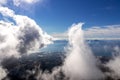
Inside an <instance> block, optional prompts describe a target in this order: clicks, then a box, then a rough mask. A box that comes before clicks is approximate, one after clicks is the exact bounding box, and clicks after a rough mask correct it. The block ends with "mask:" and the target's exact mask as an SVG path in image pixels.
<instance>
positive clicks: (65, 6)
mask: <svg viewBox="0 0 120 80" xmlns="http://www.w3.org/2000/svg"><path fill="white" fill-rule="evenodd" d="M3 1H6V0H3ZM12 1H14V0H7V4H6V5H5V6H7V7H9V8H10V9H12V10H14V11H15V12H16V14H21V15H26V16H29V17H30V18H32V19H34V20H35V21H36V22H37V24H39V25H40V27H42V29H43V30H44V31H46V32H47V33H49V34H54V33H64V32H65V31H66V30H67V29H68V28H69V27H70V26H71V25H72V24H73V23H78V22H84V23H85V24H84V27H83V29H84V30H86V29H90V28H94V27H96V26H97V27H99V28H102V29H104V27H107V28H108V27H111V26H112V27H113V25H117V27H120V0H23V1H27V4H26V3H22V4H21V5H19V6H16V5H13V4H14V3H12ZM16 1H20V0H16ZM28 1H31V3H30V2H28ZM34 1H36V2H34ZM33 2H34V4H33ZM97 29H98V28H97Z"/></svg>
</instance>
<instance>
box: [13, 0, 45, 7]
mask: <svg viewBox="0 0 120 80" xmlns="http://www.w3.org/2000/svg"><path fill="white" fill-rule="evenodd" d="M37 2H43V0H13V3H14V5H15V6H21V5H22V4H34V3H37Z"/></svg>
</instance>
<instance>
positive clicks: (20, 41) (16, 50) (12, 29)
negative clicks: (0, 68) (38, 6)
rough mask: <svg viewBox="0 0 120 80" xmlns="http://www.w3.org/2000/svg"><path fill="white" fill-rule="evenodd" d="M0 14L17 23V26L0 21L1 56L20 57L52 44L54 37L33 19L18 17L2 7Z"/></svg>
mask: <svg viewBox="0 0 120 80" xmlns="http://www.w3.org/2000/svg"><path fill="white" fill-rule="evenodd" d="M0 13H1V14H2V15H3V17H4V16H5V17H6V16H7V17H10V18H12V19H13V20H14V21H15V24H14V22H11V21H9V22H6V21H3V20H1V21H0V43H1V45H0V56H4V57H6V56H12V55H14V56H16V55H17V56H20V55H21V54H24V53H29V52H30V51H34V50H36V49H39V48H41V47H43V46H45V45H47V44H49V43H51V41H52V37H51V36H49V35H48V34H47V33H45V32H44V31H42V29H41V28H40V26H39V25H37V24H36V22H35V21H34V20H32V19H31V18H29V17H27V16H22V15H16V14H15V12H14V11H13V10H11V9H9V8H7V7H0ZM4 57H1V58H4Z"/></svg>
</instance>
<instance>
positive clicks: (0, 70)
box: [0, 66, 7, 80]
mask: <svg viewBox="0 0 120 80" xmlns="http://www.w3.org/2000/svg"><path fill="white" fill-rule="evenodd" d="M6 75H7V73H6V71H5V69H3V68H2V67H1V66H0V80H2V79H3V78H4V77H5V76H6Z"/></svg>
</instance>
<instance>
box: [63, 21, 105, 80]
mask: <svg viewBox="0 0 120 80" xmlns="http://www.w3.org/2000/svg"><path fill="white" fill-rule="evenodd" d="M82 25H83V23H78V24H74V25H73V26H72V27H71V28H70V29H69V31H68V37H69V39H68V40H69V46H68V51H67V53H68V54H67V57H66V59H65V62H64V65H63V70H64V72H65V75H66V76H67V77H69V78H70V80H89V79H90V80H94V79H95V80H97V79H102V78H103V74H102V72H101V71H100V70H99V69H98V68H97V66H96V59H95V57H94V56H93V54H92V52H91V50H90V49H89V47H88V46H87V44H86V43H85V41H84V33H83V30H82V29H81V28H82Z"/></svg>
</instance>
